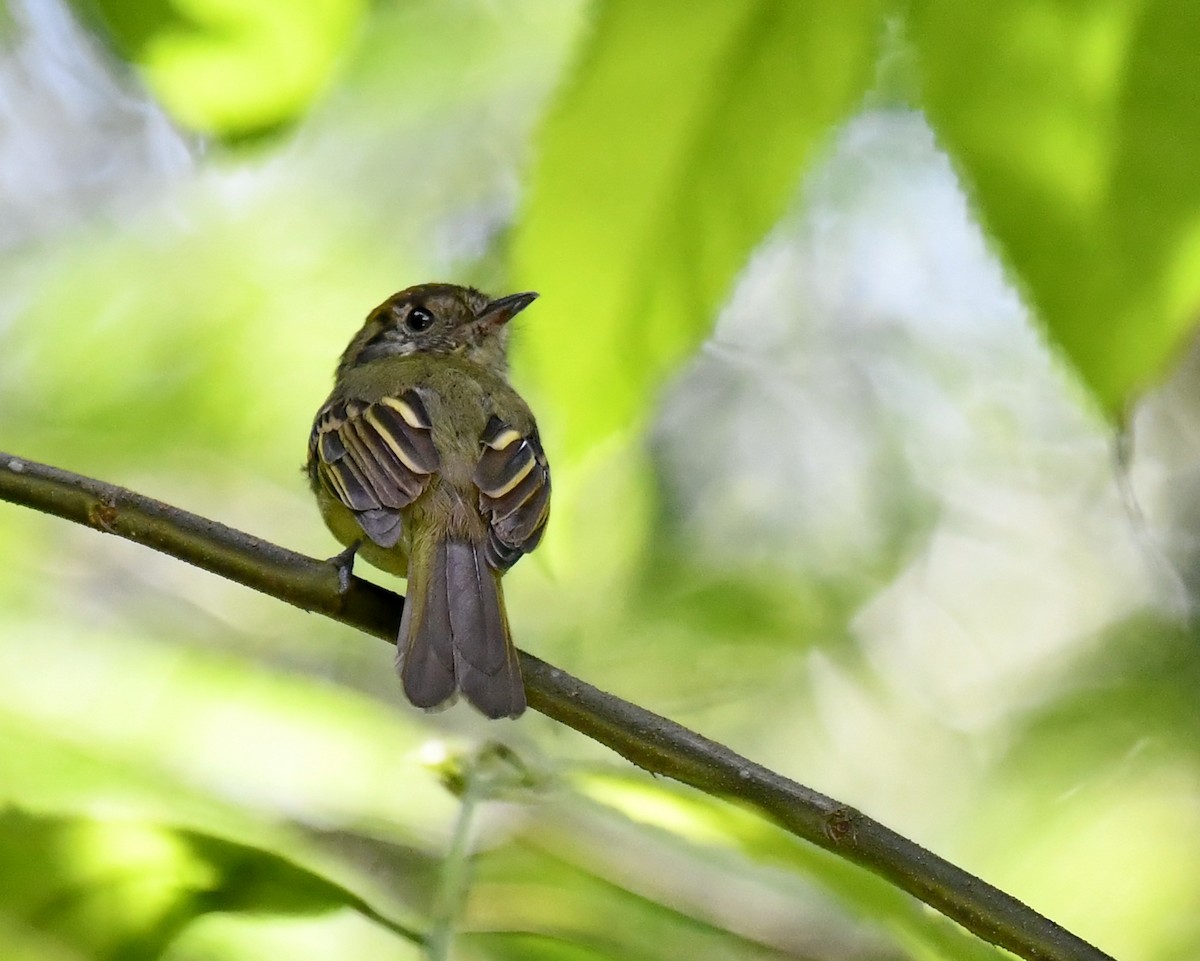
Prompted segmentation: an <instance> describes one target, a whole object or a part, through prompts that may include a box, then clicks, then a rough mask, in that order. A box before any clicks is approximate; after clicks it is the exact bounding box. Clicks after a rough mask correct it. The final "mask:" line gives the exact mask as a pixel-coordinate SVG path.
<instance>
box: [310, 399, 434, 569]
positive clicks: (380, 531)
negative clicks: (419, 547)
mask: <svg viewBox="0 0 1200 961" xmlns="http://www.w3.org/2000/svg"><path fill="white" fill-rule="evenodd" d="M309 458H310V461H312V462H314V463H315V464H316V475H317V477H318V479H319V480H320V482H321V484H322V485H324V487H325V489H326V490H327V491H329V493H330V494H332V495H333V496H334V497H336V498H337V499H338V500H339V501H341V502H342V503H343V504H345V505H346V506H347V507H348V508H350V510H352V511H353V512H354V516H355V518H356V519H357V520H358V523H359V525H360V526H361V527H362V529H363V531H364V533H366V535H367V536H368V537H369V538H370V539H371V540H372V541H374V542H375V543H376V544H378V545H379V546H380V547H384V548H391V547H394V546H395V545H396V542H397V541H398V540H399V539H400V534H401V532H402V530H403V527H402V523H401V517H400V511H401V510H402V509H403V508H405V507H407V506H408V505H409V504H411V503H412V502H413V501H414V500H416V499H417V498H418V497H419V496H420V495H421V492H422V491H424V490H425V487H426V485H427V484H428V483H429V478H430V475H432V474H433V472H434V471H436V470H437V469H438V467H439V466H440V464H441V459H440V458H439V457H438V452H437V448H436V447H434V446H433V434H432V424H431V422H430V420H429V413H428V411H426V410H425V405H424V404H422V403H421V398H420V397H419V396H417V393H416V391H413V390H410V391H406V392H405V393H404V394H402V395H401V396H399V397H383V398H381V399H379V400H377V401H375V402H374V403H371V404H368V403H366V402H364V401H359V400H345V401H333V402H331V403H329V404H327V405H326V406H325V407H323V408H322V409H321V411H320V413H318V414H317V419H316V422H315V423H314V424H313V430H312V436H311V437H310V439H309Z"/></svg>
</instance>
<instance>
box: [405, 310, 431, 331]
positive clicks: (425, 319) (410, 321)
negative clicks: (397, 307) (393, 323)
mask: <svg viewBox="0 0 1200 961" xmlns="http://www.w3.org/2000/svg"><path fill="white" fill-rule="evenodd" d="M404 326H405V327H407V328H408V329H409V330H411V331H413V332H414V333H420V332H421V331H423V330H428V329H429V328H430V327H432V326H433V314H431V313H430V312H429V311H427V310H426V309H425V308H424V307H414V308H413V309H412V310H410V311H409V312H408V316H407V317H405V318H404Z"/></svg>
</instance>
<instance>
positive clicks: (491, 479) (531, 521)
mask: <svg viewBox="0 0 1200 961" xmlns="http://www.w3.org/2000/svg"><path fill="white" fill-rule="evenodd" d="M480 442H481V444H482V447H483V452H482V454H481V455H480V457H479V464H478V465H477V466H476V468H475V485H476V486H477V487H478V488H479V507H480V510H481V512H482V513H483V516H484V519H485V520H487V522H488V544H487V559H488V563H489V564H490V565H491V566H492V567H494V568H496V569H497V570H507V569H508V568H509V567H512V565H513V564H515V563H516V562H517V561H518V560H519V559H520V557H521V555H522V554H528V553H529V552H530V551H531V550H533V549H534V548H535V547H537V545H538V543H539V542H540V541H541V539H542V533H543V531H544V530H545V528H546V520H547V518H549V516H550V466H549V464H548V463H547V462H546V454H545V452H544V451H543V450H542V445H541V441H540V440H539V438H538V436H537V430H536V428H535V429H534V430H533V431H532V433H530V434H529V435H523V434H521V432H520V431H518V430H517V429H516V428H514V427H511V426H510V425H508V424H506V423H505V422H504V421H502V420H501V419H500V418H499V417H496V416H494V415H493V416H492V418H491V419H490V420H489V421H488V423H487V426H486V427H485V428H484V431H483V436H482V437H481V438H480Z"/></svg>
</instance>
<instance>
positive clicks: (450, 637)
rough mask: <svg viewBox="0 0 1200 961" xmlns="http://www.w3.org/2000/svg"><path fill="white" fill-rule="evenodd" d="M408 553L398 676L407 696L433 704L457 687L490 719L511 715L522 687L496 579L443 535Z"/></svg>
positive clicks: (476, 549)
mask: <svg viewBox="0 0 1200 961" xmlns="http://www.w3.org/2000/svg"><path fill="white" fill-rule="evenodd" d="M426 550H428V551H429V552H430V554H431V555H432V556H431V557H430V558H429V560H428V562H427V563H426V559H425V557H423V556H414V557H410V558H409V592H408V601H407V603H406V605H405V611H404V617H403V619H402V620H401V623H400V638H399V644H398V649H399V650H402V651H404V655H403V657H402V662H401V675H402V677H403V679H404V690H405V693H407V695H408V697H409V700H411V701H412V703H413V704H415V705H416V706H418V707H425V708H429V707H437V706H439V705H441V704H443V703H445V702H446V701H447V700H449V699H450V698H451V697H452V696H453V694H454V692H455V690H456V689H457V690H461V691H462V693H463V694H464V695H465V696H466V698H467V700H468V701H470V702H471V703H472V704H474V705H475V707H477V708H478V709H479V710H480V711H481V712H483V714H485V715H487V716H488V717H493V718H498V717H517V716H518V715H520V714H521V713H522V712H523V711H524V710H525V686H524V683H523V682H522V680H521V668H520V664H519V662H518V658H517V652H516V650H515V648H514V647H513V643H512V636H511V634H510V632H509V629H508V617H507V616H506V614H505V610H504V596H503V593H502V591H501V587H500V577H499V575H498V574H497V573H496V572H495V571H493V570H492V569H491V568H490V567H489V566H488V565H487V563H486V562H485V561H484V558H483V556H482V548H481V546H480V545H476V544H473V543H471V542H470V541H467V540H459V539H448V540H441V541H438V542H437V543H435V544H432V545H430V546H428V547H427V548H426Z"/></svg>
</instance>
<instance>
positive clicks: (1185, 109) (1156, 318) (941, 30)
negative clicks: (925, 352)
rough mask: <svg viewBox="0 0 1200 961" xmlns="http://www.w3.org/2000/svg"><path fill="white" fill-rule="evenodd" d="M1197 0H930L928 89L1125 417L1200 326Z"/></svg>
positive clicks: (1027, 280) (1068, 343)
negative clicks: (983, 1)
mask: <svg viewBox="0 0 1200 961" xmlns="http://www.w3.org/2000/svg"><path fill="white" fill-rule="evenodd" d="M1197 37H1200V8H1198V7H1197V6H1196V4H1194V3H1190V2H1189V0H1145V2H1143V0H1126V2H1111V0H1091V2H1075V3H1062V2H1059V0H1022V2H1016V3H1005V4H1000V5H998V6H995V7H982V6H978V5H971V4H962V3H955V2H953V0H928V2H927V0H916V2H915V3H914V4H913V16H912V39H913V43H914V44H915V45H916V47H917V61H918V63H919V64H920V76H921V84H922V97H921V104H922V106H923V107H924V108H925V109H926V110H927V111H928V113H929V117H930V120H931V121H932V123H933V124H934V127H935V128H936V129H937V131H938V133H939V134H940V136H941V137H942V138H943V140H944V142H945V144H946V147H947V148H948V149H949V150H950V151H951V154H952V155H953V157H954V158H955V160H956V161H957V162H958V164H959V165H960V167H961V169H962V172H963V175H964V176H965V178H966V179H967V180H968V182H969V183H970V184H971V186H972V187H973V188H974V191H973V194H974V198H975V200H976V202H977V203H978V205H979V210H980V214H981V215H982V217H983V219H984V222H985V223H986V224H987V226H988V227H989V228H990V230H991V231H992V235H993V237H994V238H995V240H996V242H997V244H998V245H999V247H1000V249H1001V251H1002V252H1003V254H1004V256H1005V258H1006V259H1007V260H1008V262H1009V264H1010V265H1011V267H1012V268H1013V271H1014V273H1015V275H1016V277H1017V278H1018V281H1019V283H1020V284H1021V285H1022V286H1023V287H1024V288H1025V289H1026V291H1027V293H1028V295H1029V297H1030V300H1031V301H1032V302H1033V304H1034V305H1035V306H1036V308H1037V310H1038V313H1039V315H1040V317H1041V319H1042V321H1043V322H1044V323H1045V324H1046V327H1047V330H1048V332H1049V335H1050V337H1051V339H1052V340H1053V341H1054V342H1055V343H1057V344H1058V345H1059V346H1060V347H1061V348H1062V349H1063V351H1064V352H1065V353H1066V355H1067V357H1068V358H1069V360H1070V362H1071V363H1072V364H1073V365H1074V367H1075V369H1076V370H1077V371H1078V372H1079V374H1080V376H1081V377H1082V379H1083V381H1084V383H1085V384H1086V385H1087V387H1088V389H1089V390H1090V391H1091V392H1092V393H1093V395H1094V396H1095V398H1096V400H1097V401H1098V402H1099V403H1100V405H1101V406H1102V407H1103V409H1104V411H1105V412H1106V413H1107V414H1108V415H1109V416H1110V417H1113V418H1121V417H1123V416H1124V415H1125V414H1126V412H1127V408H1128V406H1129V404H1130V402H1131V401H1132V400H1133V398H1134V397H1136V396H1137V395H1138V393H1140V392H1141V391H1142V390H1144V389H1145V388H1146V387H1147V386H1149V385H1150V384H1151V383H1153V381H1154V380H1155V379H1156V378H1157V377H1158V376H1159V375H1160V374H1161V372H1162V370H1163V368H1164V366H1165V365H1166V363H1167V361H1168V360H1170V359H1172V358H1173V357H1174V356H1175V354H1176V353H1177V352H1178V351H1179V350H1180V348H1181V347H1182V345H1183V343H1184V340H1185V338H1186V337H1187V335H1188V334H1189V332H1190V331H1191V330H1192V329H1193V328H1194V326H1195V324H1196V309H1197V305H1198V303H1200V178H1197V177H1196V175H1195V171H1194V169H1193V163H1192V160H1191V158H1192V157H1194V156H1195V155H1196V152H1197V151H1198V150H1200V122H1197V115H1196V111H1195V105H1196V104H1197V102H1200V78H1198V77H1197V76H1196V73H1195V71H1192V70H1189V69H1187V68H1186V66H1185V64H1186V62H1187V60H1188V58H1189V56H1190V51H1191V49H1192V47H1193V44H1194V42H1195V40H1196V38H1197Z"/></svg>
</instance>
